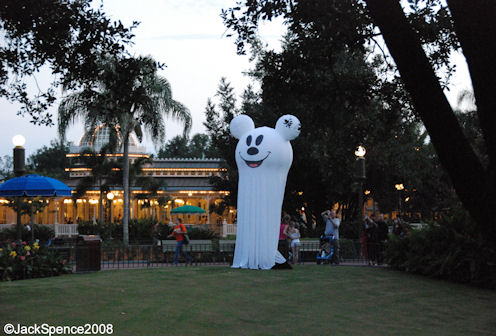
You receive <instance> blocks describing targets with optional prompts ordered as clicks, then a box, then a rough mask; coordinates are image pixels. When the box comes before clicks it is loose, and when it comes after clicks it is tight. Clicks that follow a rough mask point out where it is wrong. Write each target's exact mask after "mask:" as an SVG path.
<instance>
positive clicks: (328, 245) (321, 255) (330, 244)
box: [317, 234, 334, 264]
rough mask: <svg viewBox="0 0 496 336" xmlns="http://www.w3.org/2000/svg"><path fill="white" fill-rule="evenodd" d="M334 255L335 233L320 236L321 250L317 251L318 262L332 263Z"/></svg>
mask: <svg viewBox="0 0 496 336" xmlns="http://www.w3.org/2000/svg"><path fill="white" fill-rule="evenodd" d="M333 256H334V235H332V234H331V235H329V236H324V235H322V236H320V239H319V252H318V253H317V264H320V263H322V262H324V264H330V263H331V262H332V258H333Z"/></svg>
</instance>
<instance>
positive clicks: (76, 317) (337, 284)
mask: <svg viewBox="0 0 496 336" xmlns="http://www.w3.org/2000/svg"><path fill="white" fill-rule="evenodd" d="M495 317H496V292H495V291H489V290H482V289H477V288H472V287H467V286H463V285H458V284H452V283H448V282H444V281H438V280H431V279H427V278H423V277H417V276H412V275H409V274H405V273H400V272H396V271H392V270H388V269H383V268H368V267H346V266H340V267H330V266H328V265H319V266H317V265H298V266H296V267H295V269H294V270H292V271H285V270H279V271H252V270H234V269H230V268H228V267H217V266H211V267H196V266H195V267H169V268H160V269H135V270H119V271H101V272H97V273H88V274H73V275H68V276H61V277H54V278H46V279H34V280H24V281H15V282H3V283H0V328H1V329H0V330H2V331H3V326H4V324H5V323H14V324H16V323H21V324H22V325H32V324H34V323H38V324H42V323H48V324H50V325H53V326H56V325H84V324H85V323H112V324H113V325H114V335H494V334H495V333H496V321H495Z"/></svg>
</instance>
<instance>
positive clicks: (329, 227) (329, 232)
mask: <svg viewBox="0 0 496 336" xmlns="http://www.w3.org/2000/svg"><path fill="white" fill-rule="evenodd" d="M320 215H321V216H322V218H323V219H324V222H325V224H326V227H325V231H324V235H325V236H326V237H328V236H333V237H334V240H333V246H334V255H333V256H332V259H333V260H332V261H331V262H334V263H335V264H339V225H340V224H341V220H340V219H339V218H338V217H337V215H336V211H334V210H326V211H324V212H322V213H321V214H320Z"/></svg>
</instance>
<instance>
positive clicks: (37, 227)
mask: <svg viewBox="0 0 496 336" xmlns="http://www.w3.org/2000/svg"><path fill="white" fill-rule="evenodd" d="M33 230H34V232H33V233H34V239H35V240H36V239H38V240H39V241H40V242H47V241H48V240H50V239H51V238H53V237H54V236H55V232H54V231H53V229H52V228H50V227H49V226H47V225H41V224H34V225H33ZM31 234H32V233H31V231H28V230H26V227H25V226H23V227H22V236H21V237H22V240H23V241H31V238H32V237H31ZM16 239H17V228H16V227H15V226H14V227H11V228H7V229H3V230H0V241H14V240H16Z"/></svg>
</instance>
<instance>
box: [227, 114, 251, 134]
mask: <svg viewBox="0 0 496 336" xmlns="http://www.w3.org/2000/svg"><path fill="white" fill-rule="evenodd" d="M254 128H255V124H254V123H253V120H252V119H251V118H250V117H248V116H247V115H246V114H240V115H239V116H237V117H235V118H234V119H233V120H231V123H230V124H229V129H230V130H231V134H232V136H233V137H235V138H236V139H240V138H241V137H242V136H243V134H246V133H247V132H249V131H251V130H252V129H254Z"/></svg>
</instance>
